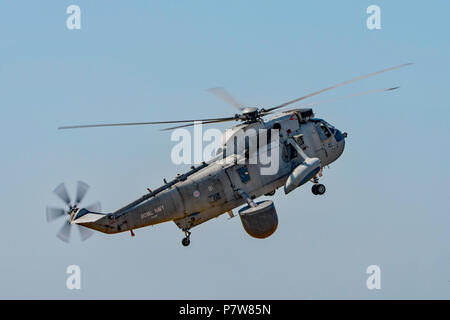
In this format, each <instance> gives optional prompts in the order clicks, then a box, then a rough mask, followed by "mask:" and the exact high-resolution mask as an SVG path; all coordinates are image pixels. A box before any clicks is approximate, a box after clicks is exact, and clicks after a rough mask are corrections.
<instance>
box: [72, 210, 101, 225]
mask: <svg viewBox="0 0 450 320" xmlns="http://www.w3.org/2000/svg"><path fill="white" fill-rule="evenodd" d="M105 215H106V214H104V213H96V212H91V211H88V210H86V209H81V210H80V211H78V212H77V213H76V214H75V215H74V217H73V218H72V219H71V221H70V223H75V224H83V223H89V222H95V221H97V220H100V219H101V218H103V217H105Z"/></svg>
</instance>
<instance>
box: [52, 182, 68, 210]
mask: <svg viewBox="0 0 450 320" xmlns="http://www.w3.org/2000/svg"><path fill="white" fill-rule="evenodd" d="M53 192H54V193H55V194H56V195H57V196H58V197H59V198H60V199H61V200H62V201H64V202H65V203H66V204H67V205H68V206H70V197H69V193H68V192H67V189H66V185H65V184H64V182H63V183H61V184H59V185H58V186H57V187H56V188H55V190H53Z"/></svg>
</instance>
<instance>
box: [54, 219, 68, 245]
mask: <svg viewBox="0 0 450 320" xmlns="http://www.w3.org/2000/svg"><path fill="white" fill-rule="evenodd" d="M71 227H72V226H71V225H70V223H69V221H65V222H64V224H63V226H62V227H61V229H59V232H58V234H57V235H56V236H57V237H58V238H59V239H61V240H62V241H64V242H67V243H68V242H69V241H70V231H71V230H72V228H71Z"/></svg>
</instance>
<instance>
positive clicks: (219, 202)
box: [47, 63, 412, 246]
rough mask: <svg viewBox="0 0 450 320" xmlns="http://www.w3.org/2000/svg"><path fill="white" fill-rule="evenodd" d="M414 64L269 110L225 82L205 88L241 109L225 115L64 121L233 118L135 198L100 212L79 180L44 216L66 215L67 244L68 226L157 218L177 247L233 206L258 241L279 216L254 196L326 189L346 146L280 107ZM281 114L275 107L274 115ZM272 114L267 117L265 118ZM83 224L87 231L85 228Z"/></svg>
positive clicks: (106, 227) (341, 135) (60, 190)
mask: <svg viewBox="0 0 450 320" xmlns="http://www.w3.org/2000/svg"><path fill="white" fill-rule="evenodd" d="M411 64H412V63H405V64H401V65H397V66H394V67H391V68H387V69H383V70H381V71H377V72H373V73H370V74H366V75H363V76H360V77H357V78H354V79H351V80H348V81H344V82H341V83H338V84H335V85H333V86H330V87H327V88H324V89H321V90H318V91H315V92H312V93H310V94H307V95H304V96H302V97H300V98H296V99H293V100H290V101H288V102H285V103H282V104H280V105H277V106H274V107H270V108H267V109H265V108H259V107H246V106H243V105H242V104H240V103H239V102H237V100H236V99H235V98H234V97H233V96H232V95H231V94H230V93H229V92H228V91H227V90H226V89H224V88H220V87H219V88H212V89H210V92H211V93H213V94H214V95H216V96H217V97H219V98H221V99H222V100H224V101H225V102H227V103H229V104H231V105H232V106H234V107H236V108H237V109H238V110H239V113H237V114H235V115H234V116H230V117H223V118H207V119H193V120H171V121H156V122H155V121H154V122H133V123H131V122H130V123H107V124H89V125H74V126H63V127H59V128H58V129H78V128H93V127H111V126H131V125H155V124H158V125H161V124H177V125H176V126H173V127H168V128H164V129H162V130H174V129H177V128H183V127H191V126H194V125H196V124H198V123H199V122H200V123H201V124H216V123H222V122H230V121H239V122H240V123H239V124H237V125H235V126H234V127H232V128H229V129H227V130H226V131H225V133H224V134H223V136H222V146H221V147H220V148H219V149H218V150H217V154H216V156H214V157H213V158H212V159H210V160H208V161H206V162H205V161H203V162H202V163H201V164H199V165H197V166H191V168H190V170H189V171H187V172H185V173H183V174H178V175H177V176H176V177H175V178H174V179H173V180H171V181H166V180H165V179H164V184H163V185H162V186H160V187H159V188H157V189H154V190H150V189H148V193H146V194H144V195H143V196H141V197H140V198H138V199H137V200H135V201H133V202H131V203H129V204H127V205H125V206H124V207H122V208H119V209H117V210H116V211H114V212H112V213H100V212H99V211H100V205H99V204H95V205H91V206H87V207H84V208H81V207H79V206H78V205H79V203H80V202H81V200H82V199H83V197H84V195H85V194H86V191H87V189H88V186H87V184H85V183H83V182H78V186H77V195H76V200H75V202H74V203H73V204H71V200H70V197H69V195H68V192H67V189H66V187H65V185H64V184H60V185H59V186H58V187H57V188H56V189H55V190H54V192H55V194H56V195H57V196H58V197H59V198H60V199H62V200H63V201H64V202H65V203H66V204H67V206H68V209H59V208H54V207H47V220H48V221H52V220H54V219H57V218H59V217H63V216H66V217H68V220H67V222H65V223H64V225H63V227H62V228H61V230H60V232H59V233H58V237H59V238H60V239H62V240H63V241H66V242H68V240H69V237H70V227H71V226H72V225H78V226H79V228H80V233H81V238H82V239H83V240H84V239H86V238H88V237H89V236H90V235H91V234H92V231H91V230H88V229H92V230H96V231H100V232H103V233H106V234H115V233H120V232H125V231H130V232H131V235H132V236H134V231H133V230H135V229H138V228H143V227H147V226H151V225H155V224H159V223H163V222H168V221H173V222H175V224H176V225H177V226H178V227H179V228H180V229H181V231H182V232H184V238H182V241H181V242H182V244H183V246H188V245H189V244H190V237H191V229H192V228H193V227H195V226H198V225H199V224H202V223H204V222H206V221H208V220H210V219H212V218H216V217H218V216H220V215H222V214H225V213H228V215H229V218H230V219H231V218H233V217H235V214H234V213H233V210H234V209H236V208H238V207H240V206H242V205H244V206H243V207H242V208H240V209H239V210H238V215H239V217H240V220H241V223H242V226H243V228H244V230H245V231H246V232H247V234H249V235H250V236H251V237H254V238H258V239H264V238H267V237H269V236H271V235H272V234H273V233H274V232H275V231H276V229H277V226H278V215H277V211H276V208H275V205H274V202H273V201H271V200H264V201H256V199H257V198H258V197H260V196H263V195H266V196H273V195H274V194H275V192H276V191H277V189H279V188H283V189H284V193H285V194H289V193H290V192H292V191H293V190H295V189H296V188H298V187H300V186H302V185H305V184H306V183H308V182H312V188H311V191H312V193H313V194H314V195H318V196H320V195H323V194H324V193H325V192H326V187H325V186H324V185H323V184H321V183H319V179H320V177H322V174H323V168H324V167H325V166H328V165H329V164H330V163H332V162H334V161H336V160H337V159H338V158H339V157H340V156H341V155H342V153H343V152H344V148H345V141H346V138H347V133H346V132H343V131H341V130H339V129H337V128H336V127H334V126H333V125H331V124H329V123H328V122H327V121H325V120H324V119H320V118H316V117H315V115H314V112H313V110H312V108H307V107H305V105H304V106H303V107H302V108H296V109H290V110H285V111H281V110H279V109H282V108H284V107H287V106H289V105H292V104H294V103H298V102H300V101H302V100H304V99H307V98H310V97H312V96H316V95H318V94H321V93H323V92H326V91H329V90H332V89H335V88H338V87H341V86H344V85H347V84H350V83H353V82H356V81H359V80H362V79H366V78H368V77H372V76H375V75H377V74H380V73H384V72H388V71H392V70H395V69H399V68H402V67H405V66H408V65H411ZM398 88H399V87H391V88H386V89H381V90H373V91H368V92H363V93H359V94H357V95H364V94H369V93H376V92H382V91H392V90H396V89H398ZM275 112H279V113H275ZM269 115H272V118H270V119H267V116H269ZM269 154H270V156H271V157H270V160H271V161H274V162H275V163H276V168H275V170H272V171H271V172H270V173H267V170H266V171H264V169H267V163H264V164H263V163H262V162H258V161H254V160H255V159H256V160H258V159H259V158H258V156H261V155H265V156H266V158H267V156H268V155H269ZM86 228H87V229H86Z"/></svg>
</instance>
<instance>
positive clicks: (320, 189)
mask: <svg viewBox="0 0 450 320" xmlns="http://www.w3.org/2000/svg"><path fill="white" fill-rule="evenodd" d="M326 190H327V189H326V188H325V186H324V185H323V184H320V183H318V184H315V185H313V186H312V188H311V191H312V193H313V194H315V195H322V194H324V193H325V191H326Z"/></svg>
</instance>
